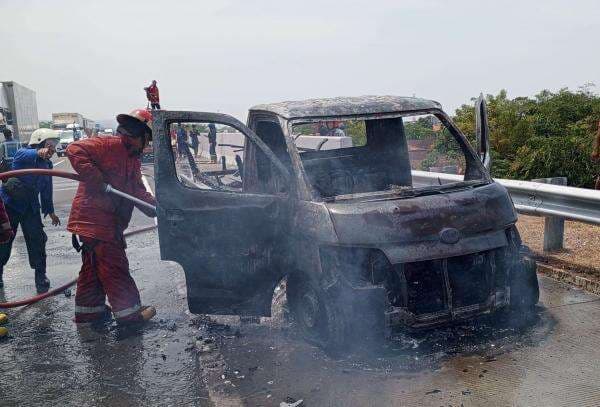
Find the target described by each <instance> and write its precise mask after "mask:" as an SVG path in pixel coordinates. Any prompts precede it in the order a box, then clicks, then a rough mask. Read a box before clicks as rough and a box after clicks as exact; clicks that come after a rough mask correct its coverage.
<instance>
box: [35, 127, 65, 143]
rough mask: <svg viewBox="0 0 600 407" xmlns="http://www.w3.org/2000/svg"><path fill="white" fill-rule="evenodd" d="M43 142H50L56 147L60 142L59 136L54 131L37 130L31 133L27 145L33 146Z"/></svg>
mask: <svg viewBox="0 0 600 407" xmlns="http://www.w3.org/2000/svg"><path fill="white" fill-rule="evenodd" d="M45 140H51V141H53V142H54V145H56V144H58V142H59V141H60V136H59V135H58V132H57V131H56V130H52V129H37V130H35V131H34V132H33V133H31V138H30V139H29V145H30V146H35V145H38V144H40V143H41V142H42V141H45Z"/></svg>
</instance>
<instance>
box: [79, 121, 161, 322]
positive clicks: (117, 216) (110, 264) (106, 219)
mask: <svg viewBox="0 0 600 407" xmlns="http://www.w3.org/2000/svg"><path fill="white" fill-rule="evenodd" d="M117 121H118V122H119V126H118V127H117V131H116V135H115V136H110V137H99V138H90V139H85V140H81V141H77V142H74V143H71V144H70V145H69V147H68V148H67V156H68V158H69V160H70V161H71V165H72V166H73V169H74V170H75V171H77V173H78V174H79V176H80V177H81V182H80V183H79V188H78V189H77V194H76V195H75V198H74V199H73V206H72V207H71V214H70V217H69V223H68V226H67V230H69V231H70V232H71V233H73V246H75V248H76V249H81V251H82V261H83V264H82V266H81V272H80V273H79V278H78V280H77V292H76V294H75V322H76V323H80V324H81V323H90V322H101V321H106V320H108V319H110V316H111V312H112V314H113V315H114V317H115V319H116V320H117V322H118V323H120V324H129V323H136V322H143V321H147V320H149V319H150V318H152V317H153V316H154V315H155V314H156V310H155V309H154V308H153V307H144V306H142V305H141V301H140V293H139V291H138V289H137V287H136V285H135V282H134V280H133V278H132V277H131V275H130V274H129V262H128V261H127V256H126V254H125V247H126V245H125V239H124V237H123V231H124V230H125V229H126V228H127V226H128V224H129V221H130V220H131V215H132V211H133V206H134V204H133V203H132V202H131V201H129V200H126V199H124V198H121V197H118V196H115V195H113V194H109V193H107V192H105V188H106V184H110V185H111V186H114V187H115V188H116V189H118V190H121V191H123V192H125V193H128V194H130V195H133V196H135V197H136V198H139V199H141V200H143V201H145V202H148V203H149V204H151V205H155V200H154V197H153V196H152V195H151V194H150V193H149V192H148V191H146V189H145V188H144V185H143V182H142V174H141V162H140V157H141V154H142V151H143V149H144V147H145V146H147V145H148V143H149V141H150V140H151V139H152V128H151V122H152V115H151V113H150V112H149V111H148V110H146V109H137V110H134V111H133V112H131V113H130V114H120V115H118V116H117ZM138 209H140V210H141V211H142V212H143V213H144V214H146V215H148V216H151V217H154V216H156V214H155V212H154V211H152V210H149V209H148V208H146V207H142V206H138ZM106 297H108V302H109V304H110V307H108V306H107V305H106V304H105V298H106Z"/></svg>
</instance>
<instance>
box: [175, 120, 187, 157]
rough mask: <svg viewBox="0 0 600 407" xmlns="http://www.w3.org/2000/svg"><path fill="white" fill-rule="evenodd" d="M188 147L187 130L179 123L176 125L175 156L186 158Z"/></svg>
mask: <svg viewBox="0 0 600 407" xmlns="http://www.w3.org/2000/svg"><path fill="white" fill-rule="evenodd" d="M187 148H188V136H187V131H186V130H185V128H184V127H183V125H182V124H181V123H179V124H178V125H177V157H179V158H184V159H185V158H186V157H187V154H186V151H185V150H186V149H187Z"/></svg>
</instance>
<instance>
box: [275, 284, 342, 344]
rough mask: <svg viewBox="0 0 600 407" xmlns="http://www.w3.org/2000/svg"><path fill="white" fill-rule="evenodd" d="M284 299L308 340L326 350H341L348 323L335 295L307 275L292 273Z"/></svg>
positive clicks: (298, 326)
mask: <svg viewBox="0 0 600 407" xmlns="http://www.w3.org/2000/svg"><path fill="white" fill-rule="evenodd" d="M333 297H335V296H333ZM287 300H288V305H289V308H290V311H291V313H292V317H293V319H294V322H295V324H296V326H297V328H298V329H299V331H300V333H301V334H302V336H303V337H304V338H305V339H306V340H307V341H308V342H310V343H313V344H315V345H318V346H320V347H322V348H323V349H325V350H326V351H328V352H329V353H333V354H340V353H343V351H344V350H345V349H346V347H347V344H348V337H347V327H348V323H347V317H346V315H345V310H344V309H343V308H341V307H339V306H338V305H337V304H336V301H335V298H332V296H331V295H327V293H325V292H324V290H323V289H322V288H321V287H320V286H319V284H318V283H317V282H316V281H315V280H314V279H312V278H310V277H309V276H308V275H307V274H305V273H301V272H296V273H293V274H292V275H290V276H289V277H288V281H287Z"/></svg>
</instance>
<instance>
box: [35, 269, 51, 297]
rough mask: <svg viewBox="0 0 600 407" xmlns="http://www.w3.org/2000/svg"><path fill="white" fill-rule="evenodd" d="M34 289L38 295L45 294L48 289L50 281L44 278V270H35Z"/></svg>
mask: <svg viewBox="0 0 600 407" xmlns="http://www.w3.org/2000/svg"><path fill="white" fill-rule="evenodd" d="M35 288H36V289H37V292H38V294H41V293H45V292H47V291H48V289H49V288H50V280H48V278H46V270H44V269H37V270H35Z"/></svg>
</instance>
